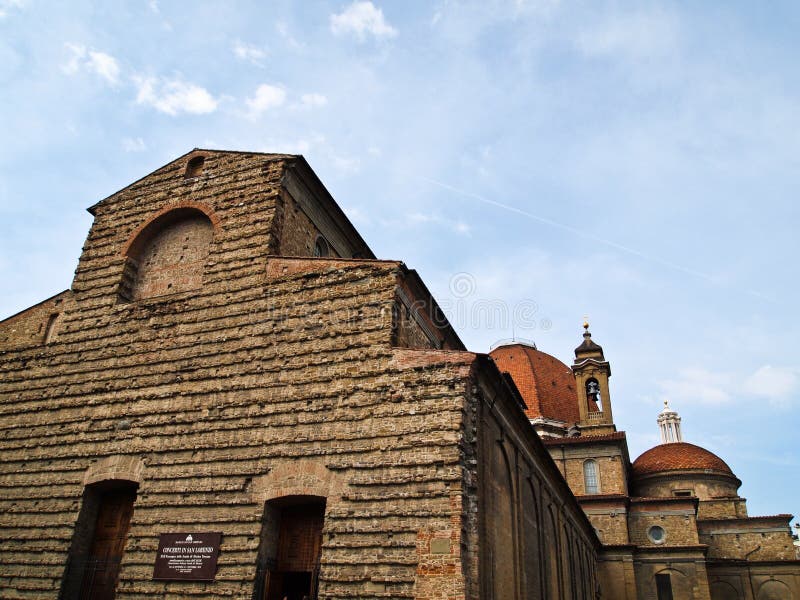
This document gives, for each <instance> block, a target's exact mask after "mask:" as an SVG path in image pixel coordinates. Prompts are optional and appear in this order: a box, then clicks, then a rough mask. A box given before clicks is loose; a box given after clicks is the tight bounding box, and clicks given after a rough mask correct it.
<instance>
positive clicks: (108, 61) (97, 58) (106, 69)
mask: <svg viewBox="0 0 800 600" xmlns="http://www.w3.org/2000/svg"><path fill="white" fill-rule="evenodd" d="M86 66H87V68H88V69H89V70H90V71H94V72H95V73H97V74H98V75H100V77H102V78H103V79H105V80H106V81H108V82H109V83H112V84H113V83H117V81H118V80H119V65H118V64H117V59H115V58H114V57H113V56H111V55H110V54H106V53H105V52H96V51H94V50H90V51H89V58H88V59H87V61H86Z"/></svg>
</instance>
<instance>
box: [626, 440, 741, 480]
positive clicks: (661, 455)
mask: <svg viewBox="0 0 800 600" xmlns="http://www.w3.org/2000/svg"><path fill="white" fill-rule="evenodd" d="M632 469H633V475H634V476H641V475H650V474H652V473H659V472H661V471H696V470H702V471H716V472H720V473H724V474H726V475H730V476H732V477H733V476H734V475H733V471H731V468H730V467H729V466H728V465H727V463H726V462H725V461H724V460H722V459H721V458H720V457H719V456H717V455H716V454H714V453H713V452H709V451H708V450H706V449H705V448H701V447H700V446H695V445H694V444H690V443H688V442H674V443H669V444H660V445H658V446H655V447H654V448H650V450H648V451H647V452H645V453H644V454H642V455H641V456H640V457H639V458H637V459H636V460H635V461H633V465H632Z"/></svg>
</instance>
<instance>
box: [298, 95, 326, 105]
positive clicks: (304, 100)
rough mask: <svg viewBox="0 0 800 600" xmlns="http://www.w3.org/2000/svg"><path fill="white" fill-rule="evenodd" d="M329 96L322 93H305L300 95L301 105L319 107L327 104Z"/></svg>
mask: <svg viewBox="0 0 800 600" xmlns="http://www.w3.org/2000/svg"><path fill="white" fill-rule="evenodd" d="M327 103H328V98H327V97H325V96H324V95H322V94H303V95H302V96H300V106H301V107H302V108H318V107H320V106H325V105H326V104H327Z"/></svg>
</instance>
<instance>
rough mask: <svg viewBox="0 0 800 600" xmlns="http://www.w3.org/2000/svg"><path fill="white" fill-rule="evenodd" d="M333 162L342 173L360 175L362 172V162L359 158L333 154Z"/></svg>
mask: <svg viewBox="0 0 800 600" xmlns="http://www.w3.org/2000/svg"><path fill="white" fill-rule="evenodd" d="M330 159H331V162H332V163H333V166H334V167H336V168H337V169H338V170H339V171H340V172H342V173H358V172H359V171H360V170H361V161H360V160H359V159H358V158H354V157H348V156H339V155H337V154H332V155H331V157H330Z"/></svg>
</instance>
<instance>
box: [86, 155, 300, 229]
mask: <svg viewBox="0 0 800 600" xmlns="http://www.w3.org/2000/svg"><path fill="white" fill-rule="evenodd" d="M194 152H215V153H218V154H256V155H258V156H269V157H272V158H274V159H276V160H286V159H293V158H297V157H300V155H299V154H276V153H269V152H247V151H244V150H214V149H212V148H192V149H191V150H189V151H188V152H184V153H183V154H181V155H180V156H178V157H177V158H174V159H173V160H171V161H169V162H168V163H166V164H163V165H161V166H160V167H157V168H155V169H153V170H152V171H150V172H149V173H147V174H146V175H142V176H141V177H139V179H136V180H135V181H132V182H131V183H129V184H128V185H126V186H124V187H121V188H120V189H118V190H117V191H116V192H112V193H111V194H109V195H108V196H106V197H104V198H102V199H101V200H98V201H97V202H95V203H94V204H92V205H91V206H90V207H89V208H87V209H86V212H88V213H89V214H90V215H92V216H95V212H96V210H97V207H98V206H100V205H101V204H102V203H103V202H105V201H106V200H108V199H109V198H111V197H112V196H116V195H117V194H119V193H121V192H124V191H125V190H127V189H130V188H132V187H133V186H135V185H136V184H137V183H139V182H140V181H142V180H144V179H147V178H148V177H150V176H151V175H153V174H154V173H157V172H158V171H160V170H161V169H164V168H166V167H168V166H170V165H171V164H173V163H176V162H178V161H179V160H182V159H184V158H186V157H187V156H189V155H190V154H192V153H194Z"/></svg>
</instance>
